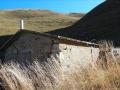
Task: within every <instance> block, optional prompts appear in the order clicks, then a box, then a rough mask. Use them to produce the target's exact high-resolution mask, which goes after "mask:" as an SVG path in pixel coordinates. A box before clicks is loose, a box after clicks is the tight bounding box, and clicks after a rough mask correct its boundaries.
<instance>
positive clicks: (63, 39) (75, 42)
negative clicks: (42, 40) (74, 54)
mask: <svg viewBox="0 0 120 90" xmlns="http://www.w3.org/2000/svg"><path fill="white" fill-rule="evenodd" d="M25 33H32V34H36V35H42V36H46V37H50V38H51V39H59V41H60V42H61V43H68V44H73V45H84V46H94V47H98V45H97V44H95V43H91V42H85V41H80V40H76V39H71V38H66V37H63V36H57V35H51V34H48V33H40V32H35V31H29V30H19V31H18V32H17V33H16V34H15V35H13V36H12V37H11V38H10V39H9V40H8V41H7V42H6V43H5V44H3V45H2V47H0V51H4V50H6V48H8V47H9V46H10V45H11V44H12V43H13V42H14V41H16V40H18V39H19V37H20V36H21V35H22V34H25Z"/></svg>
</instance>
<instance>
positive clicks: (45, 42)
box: [0, 30, 99, 66]
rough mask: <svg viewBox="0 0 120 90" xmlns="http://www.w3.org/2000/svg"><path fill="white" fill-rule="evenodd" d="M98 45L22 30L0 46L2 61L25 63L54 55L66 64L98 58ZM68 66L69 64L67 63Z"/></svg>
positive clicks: (86, 61)
mask: <svg viewBox="0 0 120 90" xmlns="http://www.w3.org/2000/svg"><path fill="white" fill-rule="evenodd" d="M97 47H98V45H97V44H94V43H90V42H85V41H80V40H76V39H71V38H66V37H62V36H55V35H50V34H47V33H39V32H34V31H29V30H20V31H18V32H17V33H16V34H15V35H13V36H12V37H11V38H10V39H9V40H8V41H7V42H6V43H5V44H4V45H2V47H1V48H0V58H1V60H2V62H9V61H11V60H17V61H18V62H21V63H23V62H24V63H25V62H27V61H28V60H29V61H33V60H36V59H38V60H39V61H40V62H43V61H44V60H46V59H47V58H49V57H51V56H54V57H57V58H58V60H60V62H64V61H65V62H67V63H66V64H68V65H69V64H71V63H72V64H73V65H75V64H78V62H79V63H82V64H86V63H89V62H92V61H95V60H97V57H98V54H99V50H98V48H97ZM66 66H67V65H66Z"/></svg>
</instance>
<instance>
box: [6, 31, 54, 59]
mask: <svg viewBox="0 0 120 90" xmlns="http://www.w3.org/2000/svg"><path fill="white" fill-rule="evenodd" d="M51 45H52V39H51V38H50V37H46V36H42V35H36V34H32V33H25V34H22V35H21V36H20V38H19V39H18V40H16V41H15V42H14V43H13V44H12V45H11V46H10V47H9V48H8V49H7V50H6V54H5V59H6V60H10V59H13V58H15V59H16V58H17V59H23V61H24V59H25V58H29V59H30V58H32V59H33V58H34V59H39V60H41V61H42V60H43V59H45V58H47V57H49V54H50V53H51ZM25 55H26V56H25ZM29 56H30V57H29Z"/></svg>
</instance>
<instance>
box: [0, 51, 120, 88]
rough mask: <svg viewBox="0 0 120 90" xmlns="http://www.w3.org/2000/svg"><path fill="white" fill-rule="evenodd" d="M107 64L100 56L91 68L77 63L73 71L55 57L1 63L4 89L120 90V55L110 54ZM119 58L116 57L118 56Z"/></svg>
mask: <svg viewBox="0 0 120 90" xmlns="http://www.w3.org/2000/svg"><path fill="white" fill-rule="evenodd" d="M109 55H110V54H109V53H108V52H106V56H107V57H106V59H107V62H106V64H105V65H106V66H105V67H103V66H104V63H103V62H102V63H101V60H100V59H99V60H98V62H96V64H95V65H90V66H89V68H84V67H82V66H78V67H77V69H75V70H73V71H71V73H66V72H63V68H62V66H61V65H60V62H59V61H58V60H56V59H55V58H51V59H48V60H46V61H45V62H43V63H39V62H38V60H35V61H34V62H33V64H32V65H28V66H25V65H20V64H18V63H14V62H11V63H9V64H5V65H2V67H1V69H0V83H1V86H2V88H4V89H5V90H120V65H119V63H118V62H117V61H119V60H120V59H119V58H116V57H112V58H111V57H109ZM116 59H117V60H116Z"/></svg>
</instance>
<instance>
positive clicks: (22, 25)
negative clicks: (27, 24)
mask: <svg viewBox="0 0 120 90" xmlns="http://www.w3.org/2000/svg"><path fill="white" fill-rule="evenodd" d="M23 29H24V20H23V19H21V20H20V30H23Z"/></svg>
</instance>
